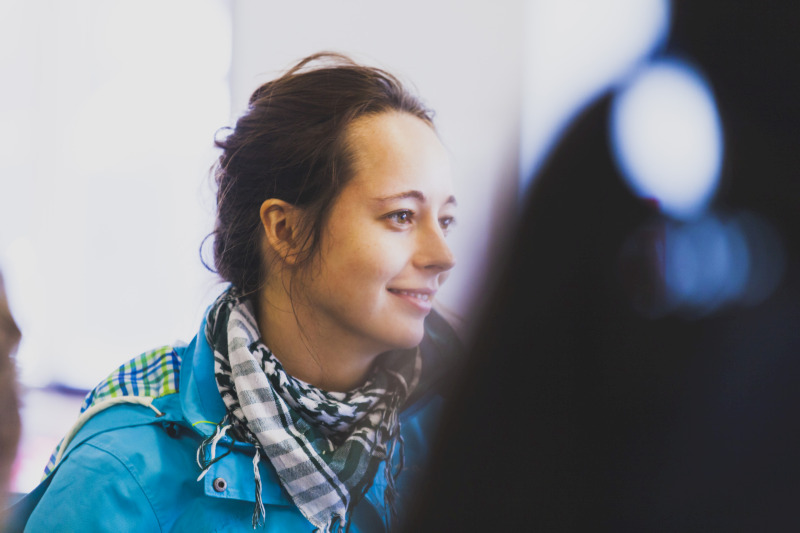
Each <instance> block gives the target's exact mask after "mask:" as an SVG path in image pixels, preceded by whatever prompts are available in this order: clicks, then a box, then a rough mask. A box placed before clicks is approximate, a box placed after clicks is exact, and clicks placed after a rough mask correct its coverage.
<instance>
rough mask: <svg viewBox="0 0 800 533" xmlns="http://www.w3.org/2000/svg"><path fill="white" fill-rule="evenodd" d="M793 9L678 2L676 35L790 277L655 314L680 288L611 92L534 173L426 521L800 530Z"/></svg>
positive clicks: (739, 188) (519, 527) (739, 195)
mask: <svg viewBox="0 0 800 533" xmlns="http://www.w3.org/2000/svg"><path fill="white" fill-rule="evenodd" d="M793 5H794V4H792V3H789V2H776V1H772V2H758V3H756V2H741V3H740V2H737V3H735V4H734V3H731V2H722V1H703V2H697V1H691V2H678V3H677V4H675V5H674V13H673V30H672V33H671V40H670V43H669V47H670V49H671V50H672V51H674V52H676V53H679V54H683V55H684V56H688V57H689V59H690V60H692V61H693V62H694V63H695V64H697V65H698V66H699V68H700V69H702V71H703V72H704V73H705V74H706V76H707V77H708V79H709V80H710V83H711V86H712V87H713V89H714V92H715V96H716V99H717V104H718V106H719V109H720V113H721V117H722V122H723V127H724V135H725V143H726V148H725V159H724V166H723V172H722V187H721V189H720V190H719V192H718V201H719V203H718V207H722V208H725V209H731V210H747V211H748V212H749V213H753V214H755V215H757V216H759V217H761V218H762V219H763V220H765V221H767V222H768V223H769V225H770V227H771V228H773V229H774V231H775V233H776V234H777V235H778V236H779V238H780V241H781V243H782V251H783V257H782V261H783V265H784V267H783V273H782V277H781V279H780V282H779V284H778V285H777V287H776V288H775V290H774V291H772V292H771V295H770V296H769V297H767V298H766V299H764V300H763V301H761V302H759V303H752V304H751V305H748V306H745V305H739V306H728V307H725V308H720V309H716V310H714V312H711V313H706V314H698V315H694V316H691V315H686V314H681V313H670V312H665V313H661V314H659V315H657V316H654V315H652V314H648V313H645V312H642V306H641V305H640V304H641V303H642V302H647V301H648V298H650V299H658V298H659V294H660V292H661V290H662V289H663V287H662V285H661V284H662V282H663V280H661V279H659V267H660V265H663V257H659V251H663V248H659V243H660V241H659V239H660V236H659V232H658V228H659V227H660V225H661V226H663V219H662V218H659V215H658V214H657V213H656V211H655V209H654V208H653V207H648V204H647V203H646V202H644V201H642V200H639V199H637V198H635V197H634V196H633V195H632V194H631V193H630V192H629V190H628V189H627V187H626V186H625V185H624V183H623V181H622V179H621V178H620V176H619V174H618V171H617V169H616V168H615V164H614V162H613V161H612V159H611V155H610V153H609V149H608V146H609V140H608V133H607V132H608V119H609V113H610V107H611V101H612V96H611V95H609V96H608V97H606V98H604V99H602V100H601V101H599V102H598V103H596V104H595V105H594V106H593V107H592V108H590V109H589V110H588V111H587V112H585V113H584V114H583V115H582V116H581V117H580V118H579V119H578V120H577V121H576V122H575V124H573V126H572V128H571V130H570V131H569V132H568V133H567V136H566V138H565V139H564V140H563V142H562V143H561V144H560V145H559V147H558V148H557V150H556V151H555V152H554V153H553V154H552V155H551V158H550V159H549V161H548V163H547V165H546V167H545V168H544V169H543V172H542V174H541V175H540V177H538V178H537V181H536V183H535V184H534V189H533V190H532V194H531V196H530V198H529V200H528V202H527V204H526V206H525V210H524V215H523V217H522V219H521V221H520V224H519V227H518V228H517V232H516V234H515V235H514V236H513V238H512V240H511V242H510V243H509V247H508V249H509V254H508V257H506V258H505V261H503V262H502V265H501V266H500V267H499V268H498V270H497V271H496V276H497V277H496V280H495V282H496V288H495V290H494V292H493V294H492V295H491V296H490V297H489V298H488V301H487V303H486V305H484V306H483V308H482V316H483V319H482V321H481V323H480V327H479V328H478V330H477V332H476V334H475V337H474V338H475V342H474V343H473V346H472V350H471V357H470V359H469V364H468V365H467V366H466V368H465V371H464V375H463V376H462V381H461V382H460V386H459V387H458V388H457V390H456V391H455V392H454V396H455V397H454V398H453V401H452V402H451V403H450V406H451V407H450V410H449V411H448V412H446V413H445V416H444V417H443V420H445V421H446V423H445V424H444V425H443V427H442V433H441V439H440V440H439V442H438V448H437V452H436V453H435V454H434V455H433V457H432V462H431V469H430V471H429V482H428V484H426V485H425V487H426V490H425V492H424V493H422V494H420V495H419V496H420V498H419V500H418V502H417V503H418V504H419V505H418V507H417V508H416V513H415V514H414V515H413V519H412V520H410V521H409V526H410V527H409V528H408V530H407V531H414V532H419V531H431V532H432V531H466V530H470V531H483V530H487V531H500V530H502V531H548V532H551V531H787V530H789V531H796V530H798V528H799V527H800V515H798V513H797V512H796V505H797V501H798V497H800V328H798V323H800V261H798V252H800V234H799V233H798V232H799V231H800V220H798V213H800V185H799V184H800V173H799V171H798V169H800V97H799V96H798V95H800V84H798V73H797V68H796V66H797V65H798V64H800V39H798V38H797V37H796V35H795V29H796V28H797V25H798V22H799V21H800V18H798V15H797V12H798V8H797V7H792V6H793ZM659 221H662V222H659ZM643 228H644V229H647V228H651V232H650V234H649V236H648V234H647V232H645V233H644V234H643V233H642V231H643ZM637 236H638V237H637ZM631 243H633V244H631ZM631 247H632V248H631ZM623 252H624V253H623Z"/></svg>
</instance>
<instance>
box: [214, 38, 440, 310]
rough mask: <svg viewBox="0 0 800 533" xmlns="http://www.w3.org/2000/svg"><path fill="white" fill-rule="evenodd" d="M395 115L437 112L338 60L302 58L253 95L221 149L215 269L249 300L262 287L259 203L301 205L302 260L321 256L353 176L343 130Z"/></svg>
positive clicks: (382, 78)
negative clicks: (330, 220) (330, 221)
mask: <svg viewBox="0 0 800 533" xmlns="http://www.w3.org/2000/svg"><path fill="white" fill-rule="evenodd" d="M390 111H399V112H405V113H409V114H411V115H413V116H416V117H418V118H420V119H422V120H424V121H426V122H427V123H429V124H431V125H432V124H433V122H432V119H433V114H432V112H431V111H430V110H428V109H427V108H426V107H425V106H424V105H423V104H422V103H421V102H420V100H419V99H418V98H417V97H416V96H414V95H412V94H411V93H410V92H409V91H407V90H406V89H405V88H404V87H403V85H402V84H401V82H400V81H399V80H398V79H397V78H395V77H394V76H392V75H391V74H389V73H388V72H385V71H383V70H381V69H377V68H373V67H367V66H362V65H359V64H357V63H355V62H354V61H353V60H351V59H350V58H348V57H346V56H343V55H341V54H335V53H330V52H322V53H318V54H314V55H311V56H309V57H306V58H305V59H303V60H301V61H300V62H299V63H297V64H296V65H295V66H294V67H292V68H291V69H290V70H289V71H288V72H286V73H285V74H284V75H282V76H281V77H279V78H277V79H275V80H273V81H270V82H267V83H265V84H263V85H262V86H261V87H259V88H258V89H256V91H255V92H254V93H253V94H252V96H251V97H250V101H249V105H248V108H247V111H246V112H245V113H244V115H242V116H241V117H240V118H239V120H238V121H237V122H236V125H235V127H234V128H232V129H231V128H227V129H226V131H228V132H229V134H228V135H227V136H226V137H225V138H224V139H217V140H216V141H215V144H216V146H217V147H219V148H222V150H223V153H222V155H221V156H220V158H219V161H218V164H217V165H216V169H215V178H216V182H217V187H218V189H217V220H216V224H215V228H214V231H213V233H212V235H213V236H214V247H213V249H214V265H215V267H216V271H217V273H218V274H219V275H220V276H221V277H222V278H223V279H225V280H226V281H229V282H231V283H232V284H233V285H235V286H236V287H237V288H239V289H240V290H241V291H242V293H243V294H247V295H249V294H252V293H255V292H256V291H257V290H258V289H259V288H260V286H261V284H262V281H263V279H264V275H265V273H266V270H267V269H266V265H265V264H264V260H263V252H262V249H261V245H260V243H261V238H260V236H261V219H260V215H259V209H260V207H261V204H262V203H263V202H264V201H265V200H267V199H269V198H276V199H280V200H283V201H285V202H288V203H291V204H293V205H296V206H298V207H302V208H303V211H304V219H303V221H302V222H301V224H302V229H303V231H302V234H303V239H302V240H303V241H304V242H303V244H304V245H305V246H303V247H302V248H303V249H304V250H305V253H304V256H303V258H302V261H300V262H303V261H306V260H308V259H310V258H311V257H312V256H313V255H314V254H315V253H316V252H317V251H318V246H319V242H320V236H321V234H322V229H323V227H324V224H325V221H326V219H327V214H328V212H329V210H330V207H331V205H332V204H333V201H334V200H335V199H336V198H337V196H338V194H339V192H340V191H341V190H342V187H343V186H344V185H345V184H346V183H347V182H348V181H349V180H350V179H351V177H352V174H353V172H352V160H353V154H352V153H351V150H350V149H349V147H348V143H347V129H348V126H349V125H351V124H352V123H353V121H354V120H356V119H358V118H360V117H364V116H369V115H376V114H380V113H385V112H390Z"/></svg>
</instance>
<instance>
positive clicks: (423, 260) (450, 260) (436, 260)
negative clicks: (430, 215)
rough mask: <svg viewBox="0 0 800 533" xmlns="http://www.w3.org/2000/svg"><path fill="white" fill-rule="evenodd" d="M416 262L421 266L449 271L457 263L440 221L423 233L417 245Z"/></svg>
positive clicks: (439, 270) (437, 270)
mask: <svg viewBox="0 0 800 533" xmlns="http://www.w3.org/2000/svg"><path fill="white" fill-rule="evenodd" d="M416 263H417V266H418V267H419V268H424V269H427V270H434V271H436V272H447V271H448V270H450V269H451V268H453V267H454V266H455V265H456V258H455V256H454V255H453V251H452V250H450V246H448V245H447V241H445V236H444V232H443V231H442V230H441V228H440V227H439V225H438V223H437V224H436V226H435V227H432V228H429V229H426V230H425V231H424V232H423V233H422V235H421V239H420V241H419V243H418V246H417V254H416Z"/></svg>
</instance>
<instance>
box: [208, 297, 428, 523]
mask: <svg viewBox="0 0 800 533" xmlns="http://www.w3.org/2000/svg"><path fill="white" fill-rule="evenodd" d="M206 337H207V339H208V342H209V344H210V346H211V347H212V348H213V350H214V372H215V375H216V380H217V386H218V387H219V391H220V394H221V395H222V399H223V401H224V402H225V405H226V406H227V409H228V413H229V415H230V418H231V425H232V426H233V431H232V432H229V434H231V433H232V434H233V435H234V436H238V437H239V438H243V439H244V440H247V441H249V442H252V443H253V444H254V445H255V446H256V452H257V454H258V453H259V450H260V451H261V452H263V454H265V455H266V456H267V457H268V458H269V461H270V462H271V463H272V466H273V467H274V468H275V470H276V472H277V474H278V478H279V479H280V482H281V485H282V486H283V488H284V489H285V490H286V492H287V493H288V494H289V496H290V497H291V498H292V501H293V502H294V503H295V505H297V507H298V509H300V512H302V513H303V516H305V517H306V518H307V519H308V521H309V522H311V523H312V524H313V525H314V526H315V527H316V528H318V530H320V531H324V532H329V531H343V530H344V529H345V528H346V526H347V522H348V520H349V515H350V512H351V511H352V509H353V507H354V506H355V504H356V503H358V501H359V500H360V499H361V498H362V497H363V495H364V494H365V493H366V492H367V490H369V487H370V485H371V483H372V480H373V479H374V477H375V475H376V473H377V471H378V468H379V466H380V464H381V462H384V474H385V477H386V481H387V484H386V491H385V493H384V499H385V503H386V505H387V507H388V508H389V511H390V514H391V518H392V521H394V520H396V516H394V515H395V512H394V497H395V489H394V479H395V477H396V476H397V475H398V474H399V471H400V469H402V437H401V436H400V421H399V412H400V408H401V407H402V405H403V403H404V401H405V399H406V398H407V397H408V395H409V394H410V393H411V391H412V390H413V389H414V387H416V385H417V383H418V382H419V377H420V371H421V367H422V358H421V355H420V352H419V350H418V349H414V350H400V351H395V352H389V353H387V354H383V355H382V356H381V357H380V358H379V359H378V360H377V361H376V364H375V365H374V367H373V370H372V373H371V374H370V376H369V378H368V379H367V382H366V383H364V385H362V386H361V387H359V388H357V389H355V390H352V391H349V392H327V391H323V390H321V389H318V388H316V387H314V386H312V385H309V384H307V383H304V382H302V381H300V380H298V379H295V378H294V377H292V376H290V375H289V374H287V373H286V371H285V370H284V369H283V367H282V366H281V363H280V362H279V361H278V359H277V358H276V357H275V356H274V355H273V354H272V352H271V351H270V350H269V348H267V347H266V346H265V345H264V343H263V342H262V341H261V338H260V335H259V330H258V325H257V324H256V320H255V317H254V314H253V308H252V304H251V303H250V302H249V301H247V300H245V299H242V298H241V297H240V295H239V294H238V292H237V290H236V289H235V288H231V289H229V290H228V291H226V292H224V293H223V294H222V295H220V297H219V298H217V301H216V302H215V303H214V305H213V306H212V307H211V309H210V311H209V313H208V317H207V328H206ZM395 448H398V449H399V455H400V467H399V468H397V469H395V468H393V466H392V465H393V462H392V457H393V454H394V452H395ZM256 473H257V469H256ZM256 475H257V474H256ZM259 481H260V479H257V488H256V491H257V493H258V494H257V504H256V514H255V515H254V526H255V525H256V523H257V522H258V513H259V511H258V507H259V503H258V502H260V490H259V487H260V483H259ZM262 509H263V508H262ZM262 512H263V511H262Z"/></svg>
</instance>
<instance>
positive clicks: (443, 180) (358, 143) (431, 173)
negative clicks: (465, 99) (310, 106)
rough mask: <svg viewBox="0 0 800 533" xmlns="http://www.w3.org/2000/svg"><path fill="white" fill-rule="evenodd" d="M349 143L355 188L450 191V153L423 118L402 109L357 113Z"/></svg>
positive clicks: (381, 190) (426, 192) (393, 190)
mask: <svg viewBox="0 0 800 533" xmlns="http://www.w3.org/2000/svg"><path fill="white" fill-rule="evenodd" d="M348 144H349V148H350V151H351V154H352V156H353V170H354V175H353V179H352V182H351V183H352V185H353V186H354V188H355V189H358V190H361V191H364V192H373V193H376V194H378V193H380V194H392V193H397V192H402V191H403V190H406V189H414V190H421V191H423V192H425V194H426V196H428V195H436V194H438V193H442V194H444V193H446V194H447V195H448V196H449V195H451V194H452V176H451V169H450V157H449V155H448V153H447V151H446V150H445V148H444V146H443V145H442V143H441V141H440V140H439V137H438V136H437V135H436V132H435V131H434V130H433V127H432V126H431V125H430V124H428V123H427V122H425V121H424V120H422V119H420V118H417V117H415V116H413V115H410V114H408V113H398V112H389V113H382V114H379V115H371V116H367V117H362V118H359V119H358V120H356V121H355V122H354V123H353V124H352V125H351V126H350V130H349V131H348Z"/></svg>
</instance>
